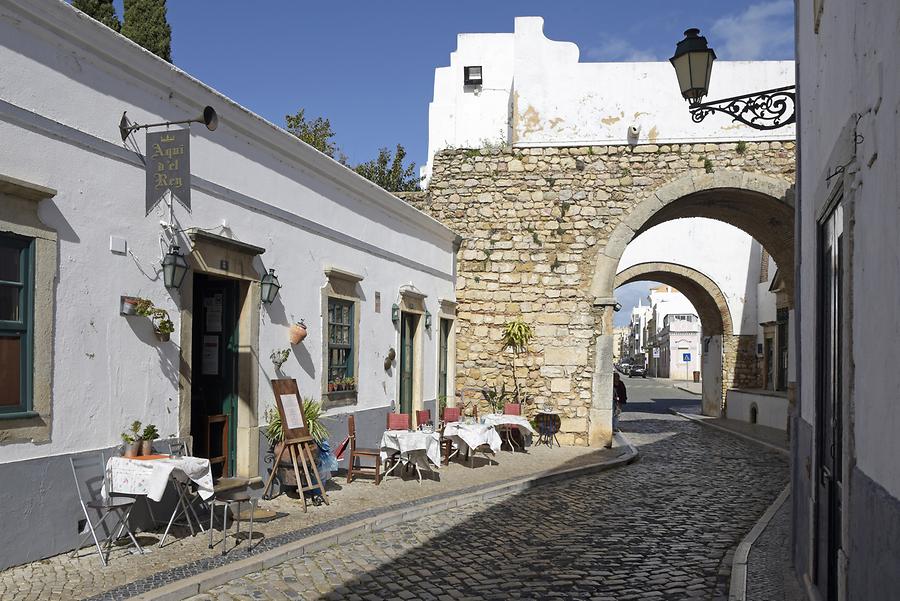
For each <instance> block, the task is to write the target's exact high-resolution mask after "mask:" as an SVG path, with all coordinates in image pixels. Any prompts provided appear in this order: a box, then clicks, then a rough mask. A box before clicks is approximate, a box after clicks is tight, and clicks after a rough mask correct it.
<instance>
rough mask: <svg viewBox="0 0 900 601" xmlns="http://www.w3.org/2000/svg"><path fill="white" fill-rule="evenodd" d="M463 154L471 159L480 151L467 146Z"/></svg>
mask: <svg viewBox="0 0 900 601" xmlns="http://www.w3.org/2000/svg"><path fill="white" fill-rule="evenodd" d="M463 154H464V155H466V157H468V158H470V159H473V158H475V157H477V156H478V155H479V154H481V151H480V150H479V149H477V148H467V149H466V150H464V151H463Z"/></svg>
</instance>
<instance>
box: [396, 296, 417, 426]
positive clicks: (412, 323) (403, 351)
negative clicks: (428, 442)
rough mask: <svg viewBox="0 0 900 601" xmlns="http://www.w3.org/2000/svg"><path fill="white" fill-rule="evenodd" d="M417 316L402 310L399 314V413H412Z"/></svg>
mask: <svg viewBox="0 0 900 601" xmlns="http://www.w3.org/2000/svg"><path fill="white" fill-rule="evenodd" d="M418 327H419V316H418V315H416V314H415V313H407V312H406V311H403V312H402V313H401V315H400V413H406V414H408V415H411V414H412V410H413V390H414V381H413V380H414V374H415V370H416V365H415V363H416V352H415V350H416V349H415V341H416V330H417V329H418Z"/></svg>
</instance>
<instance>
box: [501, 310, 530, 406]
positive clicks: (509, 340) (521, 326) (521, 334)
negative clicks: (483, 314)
mask: <svg viewBox="0 0 900 601" xmlns="http://www.w3.org/2000/svg"><path fill="white" fill-rule="evenodd" d="M532 338H534V330H533V329H532V327H531V326H530V325H528V324H527V323H525V321H524V320H523V319H522V318H521V317H518V318H516V319H514V320H512V321H510V322H507V324H506V326H504V328H503V338H501V340H500V343H501V344H502V345H503V348H504V349H509V350H511V351H512V352H513V356H512V379H513V390H512V397H513V401H514V402H516V403H523V402H524V401H525V397H524V394H523V393H522V390H521V389H520V387H519V380H518V378H516V359H517V358H518V357H519V355H520V354H521V353H525V352H528V343H529V342H531V339H532ZM501 409H502V407H501Z"/></svg>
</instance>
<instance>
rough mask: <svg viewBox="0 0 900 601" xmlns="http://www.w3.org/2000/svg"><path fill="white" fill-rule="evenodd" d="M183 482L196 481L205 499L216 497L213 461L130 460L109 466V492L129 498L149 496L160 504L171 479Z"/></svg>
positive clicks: (112, 460) (117, 459)
mask: <svg viewBox="0 0 900 601" xmlns="http://www.w3.org/2000/svg"><path fill="white" fill-rule="evenodd" d="M170 477H174V478H176V479H178V481H179V482H187V481H188V480H193V481H194V482H196V483H197V488H198V492H199V493H200V496H201V497H202V498H203V499H208V498H210V497H211V496H213V480H212V472H211V471H210V467H209V459H203V458H201V457H169V458H165V459H129V458H127V457H110V458H109V460H108V461H107V462H106V478H107V481H106V482H107V489H108V490H109V492H113V493H119V494H126V495H147V498H149V499H151V500H153V501H160V500H161V499H162V497H163V494H164V493H165V492H166V486H168V484H169V478H170Z"/></svg>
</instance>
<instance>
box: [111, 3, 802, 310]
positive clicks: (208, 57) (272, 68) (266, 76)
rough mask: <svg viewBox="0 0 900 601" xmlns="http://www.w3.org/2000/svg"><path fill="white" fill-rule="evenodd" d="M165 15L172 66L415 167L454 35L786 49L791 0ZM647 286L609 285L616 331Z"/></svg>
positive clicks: (337, 6) (595, 47)
mask: <svg viewBox="0 0 900 601" xmlns="http://www.w3.org/2000/svg"><path fill="white" fill-rule="evenodd" d="M117 5H118V6H117V9H118V14H119V16H120V17H121V15H122V5H121V1H118V2H117ZM263 6H264V7H265V8H264V9H262V8H258V7H263ZM168 10H169V23H170V24H171V26H172V53H173V59H174V61H175V64H177V65H178V66H179V67H181V68H182V69H184V70H185V71H187V72H188V73H190V74H191V75H193V76H195V77H197V78H199V79H201V80H202V81H204V82H206V83H207V84H209V85H211V86H213V87H214V88H216V89H218V90H219V91H221V92H222V93H224V94H225V95H227V96H229V97H231V98H233V99H234V100H236V101H237V102H239V103H241V104H242V105H244V106H246V107H247V108H249V109H251V110H252V111H254V112H256V113H259V114H260V115H262V116H263V117H265V118H267V119H269V120H270V121H272V122H274V123H276V124H278V125H284V116H285V115H286V114H288V113H294V112H295V111H296V110H297V109H298V108H300V107H303V108H305V109H306V114H307V116H323V117H327V118H329V119H330V120H331V124H332V127H333V129H334V131H336V132H337V142H338V145H339V146H340V148H341V150H342V151H343V152H344V153H345V154H346V155H347V156H348V157H349V158H350V160H351V162H354V163H356V162H362V161H366V160H369V159H371V158H373V157H375V156H376V154H377V152H378V148H380V147H382V146H388V147H391V148H392V147H393V146H394V145H395V144H397V143H400V144H403V146H405V147H406V149H407V151H408V153H409V154H408V157H409V158H410V159H411V160H413V161H415V163H416V164H417V165H422V164H423V163H424V162H425V159H426V157H425V152H426V148H427V144H428V140H427V136H428V103H429V102H430V101H431V98H432V90H433V83H434V69H435V68H436V67H439V66H444V65H447V64H449V59H450V53H451V52H452V51H453V50H454V49H455V48H456V35H457V34H458V33H470V32H510V31H512V28H513V19H514V18H515V17H516V16H531V15H538V16H542V17H544V33H545V34H546V35H547V36H548V37H549V38H551V39H557V40H566V41H572V42H575V43H576V44H578V46H579V48H580V49H581V60H583V61H628V60H664V59H667V58H668V57H669V56H671V55H672V52H673V51H674V48H675V43H676V42H677V41H678V40H680V39H681V37H682V33H683V31H684V30H685V29H687V28H688V27H699V28H700V29H701V31H702V32H703V33H704V34H705V35H706V36H707V37H708V38H709V41H710V45H711V46H713V47H714V48H715V50H716V53H717V55H718V56H719V58H721V59H725V60H753V59H790V58H793V56H794V27H793V0H749V1H748V0H692V1H691V2H681V1H673V0H632V1H631V2H619V1H616V2H613V1H612V0H565V1H559V0H557V1H555V2H550V1H547V0H542V1H538V0H515V1H513V0H443V1H436V0H389V1H380V2H376V1H373V0H367V1H363V0H351V1H344V2H313V1H305V2H304V1H297V0H293V1H290V0H267V1H266V2H256V3H251V2H246V1H244V2H238V1H237V0H170V1H169V2H168ZM672 93H673V94H674V93H676V91H675V90H674V89H673V90H672ZM649 286H650V284H647V283H644V282H637V283H634V284H629V285H628V286H623V287H622V288H620V289H619V290H618V291H617V297H618V298H619V301H620V302H621V303H622V305H623V310H622V311H621V312H619V313H618V314H617V315H616V323H617V325H619V324H620V323H623V322H627V320H628V314H629V313H630V308H631V307H632V306H633V305H635V304H637V299H638V298H639V297H641V296H645V295H646V294H647V290H648V289H649Z"/></svg>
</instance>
